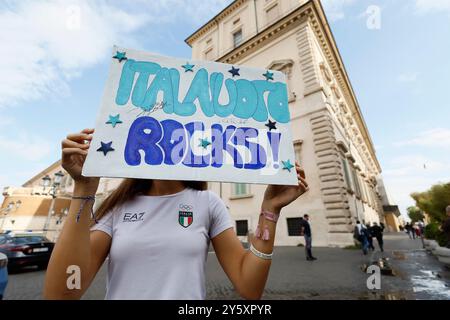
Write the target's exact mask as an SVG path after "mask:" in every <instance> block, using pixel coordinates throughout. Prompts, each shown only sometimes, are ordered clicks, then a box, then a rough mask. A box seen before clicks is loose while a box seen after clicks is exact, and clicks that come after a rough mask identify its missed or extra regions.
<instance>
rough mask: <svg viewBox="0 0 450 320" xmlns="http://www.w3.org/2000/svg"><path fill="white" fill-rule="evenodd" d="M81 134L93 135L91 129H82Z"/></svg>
mask: <svg viewBox="0 0 450 320" xmlns="http://www.w3.org/2000/svg"><path fill="white" fill-rule="evenodd" d="M81 133H86V134H93V133H94V129H92V128H87V129H83V130H82V131H81Z"/></svg>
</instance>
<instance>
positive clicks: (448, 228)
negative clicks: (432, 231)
mask: <svg viewBox="0 0 450 320" xmlns="http://www.w3.org/2000/svg"><path fill="white" fill-rule="evenodd" d="M445 211H446V213H447V219H445V221H444V223H443V224H442V227H441V229H442V231H443V232H444V234H445V235H446V236H447V248H450V205H449V206H447V208H446V209H445Z"/></svg>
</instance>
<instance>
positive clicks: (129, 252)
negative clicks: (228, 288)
mask: <svg viewBox="0 0 450 320" xmlns="http://www.w3.org/2000/svg"><path fill="white" fill-rule="evenodd" d="M93 132H94V130H92V129H85V130H83V131H82V132H81V133H77V134H70V135H68V136H67V139H65V140H64V141H63V142H62V166H63V168H64V169H65V170H66V171H67V172H68V173H69V174H70V175H71V176H72V178H73V179H74V181H75V187H74V192H73V199H72V202H71V205H70V209H69V213H68V216H67V220H66V222H65V224H64V228H63V230H62V232H61V235H60V237H59V239H58V242H57V244H56V246H55V249H54V250H53V254H52V257H51V260H50V263H49V266H48V270H47V276H46V281H45V289H44V295H45V297H46V298H47V299H79V298H81V296H82V295H83V294H84V292H85V291H86V290H87V289H88V287H89V285H90V284H91V282H92V280H93V279H94V277H95V275H96V273H97V272H98V270H99V269H100V267H101V266H102V264H103V263H104V261H105V259H106V257H108V256H109V261H108V285H107V293H106V298H107V299H205V295H206V290H205V266H206V258H207V253H208V247H209V243H210V241H212V244H213V246H214V250H215V252H216V255H217V258H218V260H219V262H220V264H221V266H222V267H223V269H224V271H225V273H226V274H227V276H228V277H229V279H230V280H231V282H232V283H233V285H234V287H235V289H236V291H237V292H238V293H239V294H240V295H241V296H242V297H243V298H246V299H259V298H260V297H261V295H262V293H263V290H264V287H265V284H266V280H267V276H268V273H269V268H270V265H271V259H272V251H273V245H274V238H275V228H276V222H277V220H278V217H279V215H280V211H281V209H282V208H283V207H284V206H286V205H288V204H289V203H291V202H292V201H294V200H295V199H297V198H298V197H299V196H300V195H302V194H303V193H304V192H306V191H307V190H308V184H307V182H306V181H305V176H304V172H303V170H302V169H300V167H299V166H298V164H296V167H295V168H296V171H297V178H298V185H297V186H273V185H270V186H268V187H267V189H266V192H265V194H264V200H263V202H262V204H261V214H260V219H259V226H258V229H257V230H256V232H255V237H253V239H252V243H251V244H250V250H248V251H247V250H245V249H244V248H243V246H242V245H241V243H240V241H239V240H238V238H237V236H236V234H235V232H234V230H233V228H232V227H233V223H232V221H231V219H230V216H229V214H228V211H227V209H226V207H225V205H224V203H223V202H222V200H221V199H220V198H219V197H218V196H216V195H215V194H214V193H212V192H211V191H208V190H206V183H205V182H192V181H191V182H187V181H165V180H142V179H124V180H123V182H122V183H121V184H120V185H119V187H118V188H117V189H116V190H115V191H113V192H112V193H111V194H110V195H109V197H108V198H107V199H106V200H104V201H103V203H102V204H101V205H100V207H99V208H98V210H97V211H96V213H95V214H92V212H91V211H92V206H93V202H94V199H95V194H96V192H97V188H98V183H99V179H98V178H87V177H84V176H82V175H81V170H82V167H83V164H84V161H85V158H86V155H87V151H88V149H89V145H90V143H89V142H90V141H91V140H92V134H93ZM91 214H92V216H91ZM74 270H75V271H77V270H78V273H79V276H80V279H79V281H78V282H77V281H73V282H71V281H69V280H68V277H71V273H73V272H74ZM69 284H71V285H69Z"/></svg>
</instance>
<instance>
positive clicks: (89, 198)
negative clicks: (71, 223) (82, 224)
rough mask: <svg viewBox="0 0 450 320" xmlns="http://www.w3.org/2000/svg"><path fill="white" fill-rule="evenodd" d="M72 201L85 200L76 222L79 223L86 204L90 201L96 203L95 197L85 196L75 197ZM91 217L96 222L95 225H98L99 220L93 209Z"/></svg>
mask: <svg viewBox="0 0 450 320" xmlns="http://www.w3.org/2000/svg"><path fill="white" fill-rule="evenodd" d="M72 200H83V202H81V205H80V209H79V210H78V212H77V217H76V222H77V223H78V222H79V221H80V216H81V212H82V211H83V209H84V206H85V205H86V203H87V202H88V201H95V196H85V197H77V196H73V197H72ZM91 217H92V219H93V220H94V221H95V223H98V221H97V218H96V217H95V214H94V210H93V209H92V207H91Z"/></svg>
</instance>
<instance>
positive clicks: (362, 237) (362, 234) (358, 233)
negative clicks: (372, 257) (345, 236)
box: [353, 220, 369, 255]
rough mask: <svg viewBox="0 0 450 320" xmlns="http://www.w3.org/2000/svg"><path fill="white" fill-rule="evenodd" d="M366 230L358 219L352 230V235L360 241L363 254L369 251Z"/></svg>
mask: <svg viewBox="0 0 450 320" xmlns="http://www.w3.org/2000/svg"><path fill="white" fill-rule="evenodd" d="M367 236H368V232H367V229H366V227H365V226H364V225H363V224H362V223H361V222H360V221H359V220H358V221H356V226H355V229H354V231H353V237H354V238H355V239H356V240H358V241H359V242H360V243H361V246H362V251H363V253H364V255H366V254H367V252H368V251H369V241H368V239H367Z"/></svg>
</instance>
